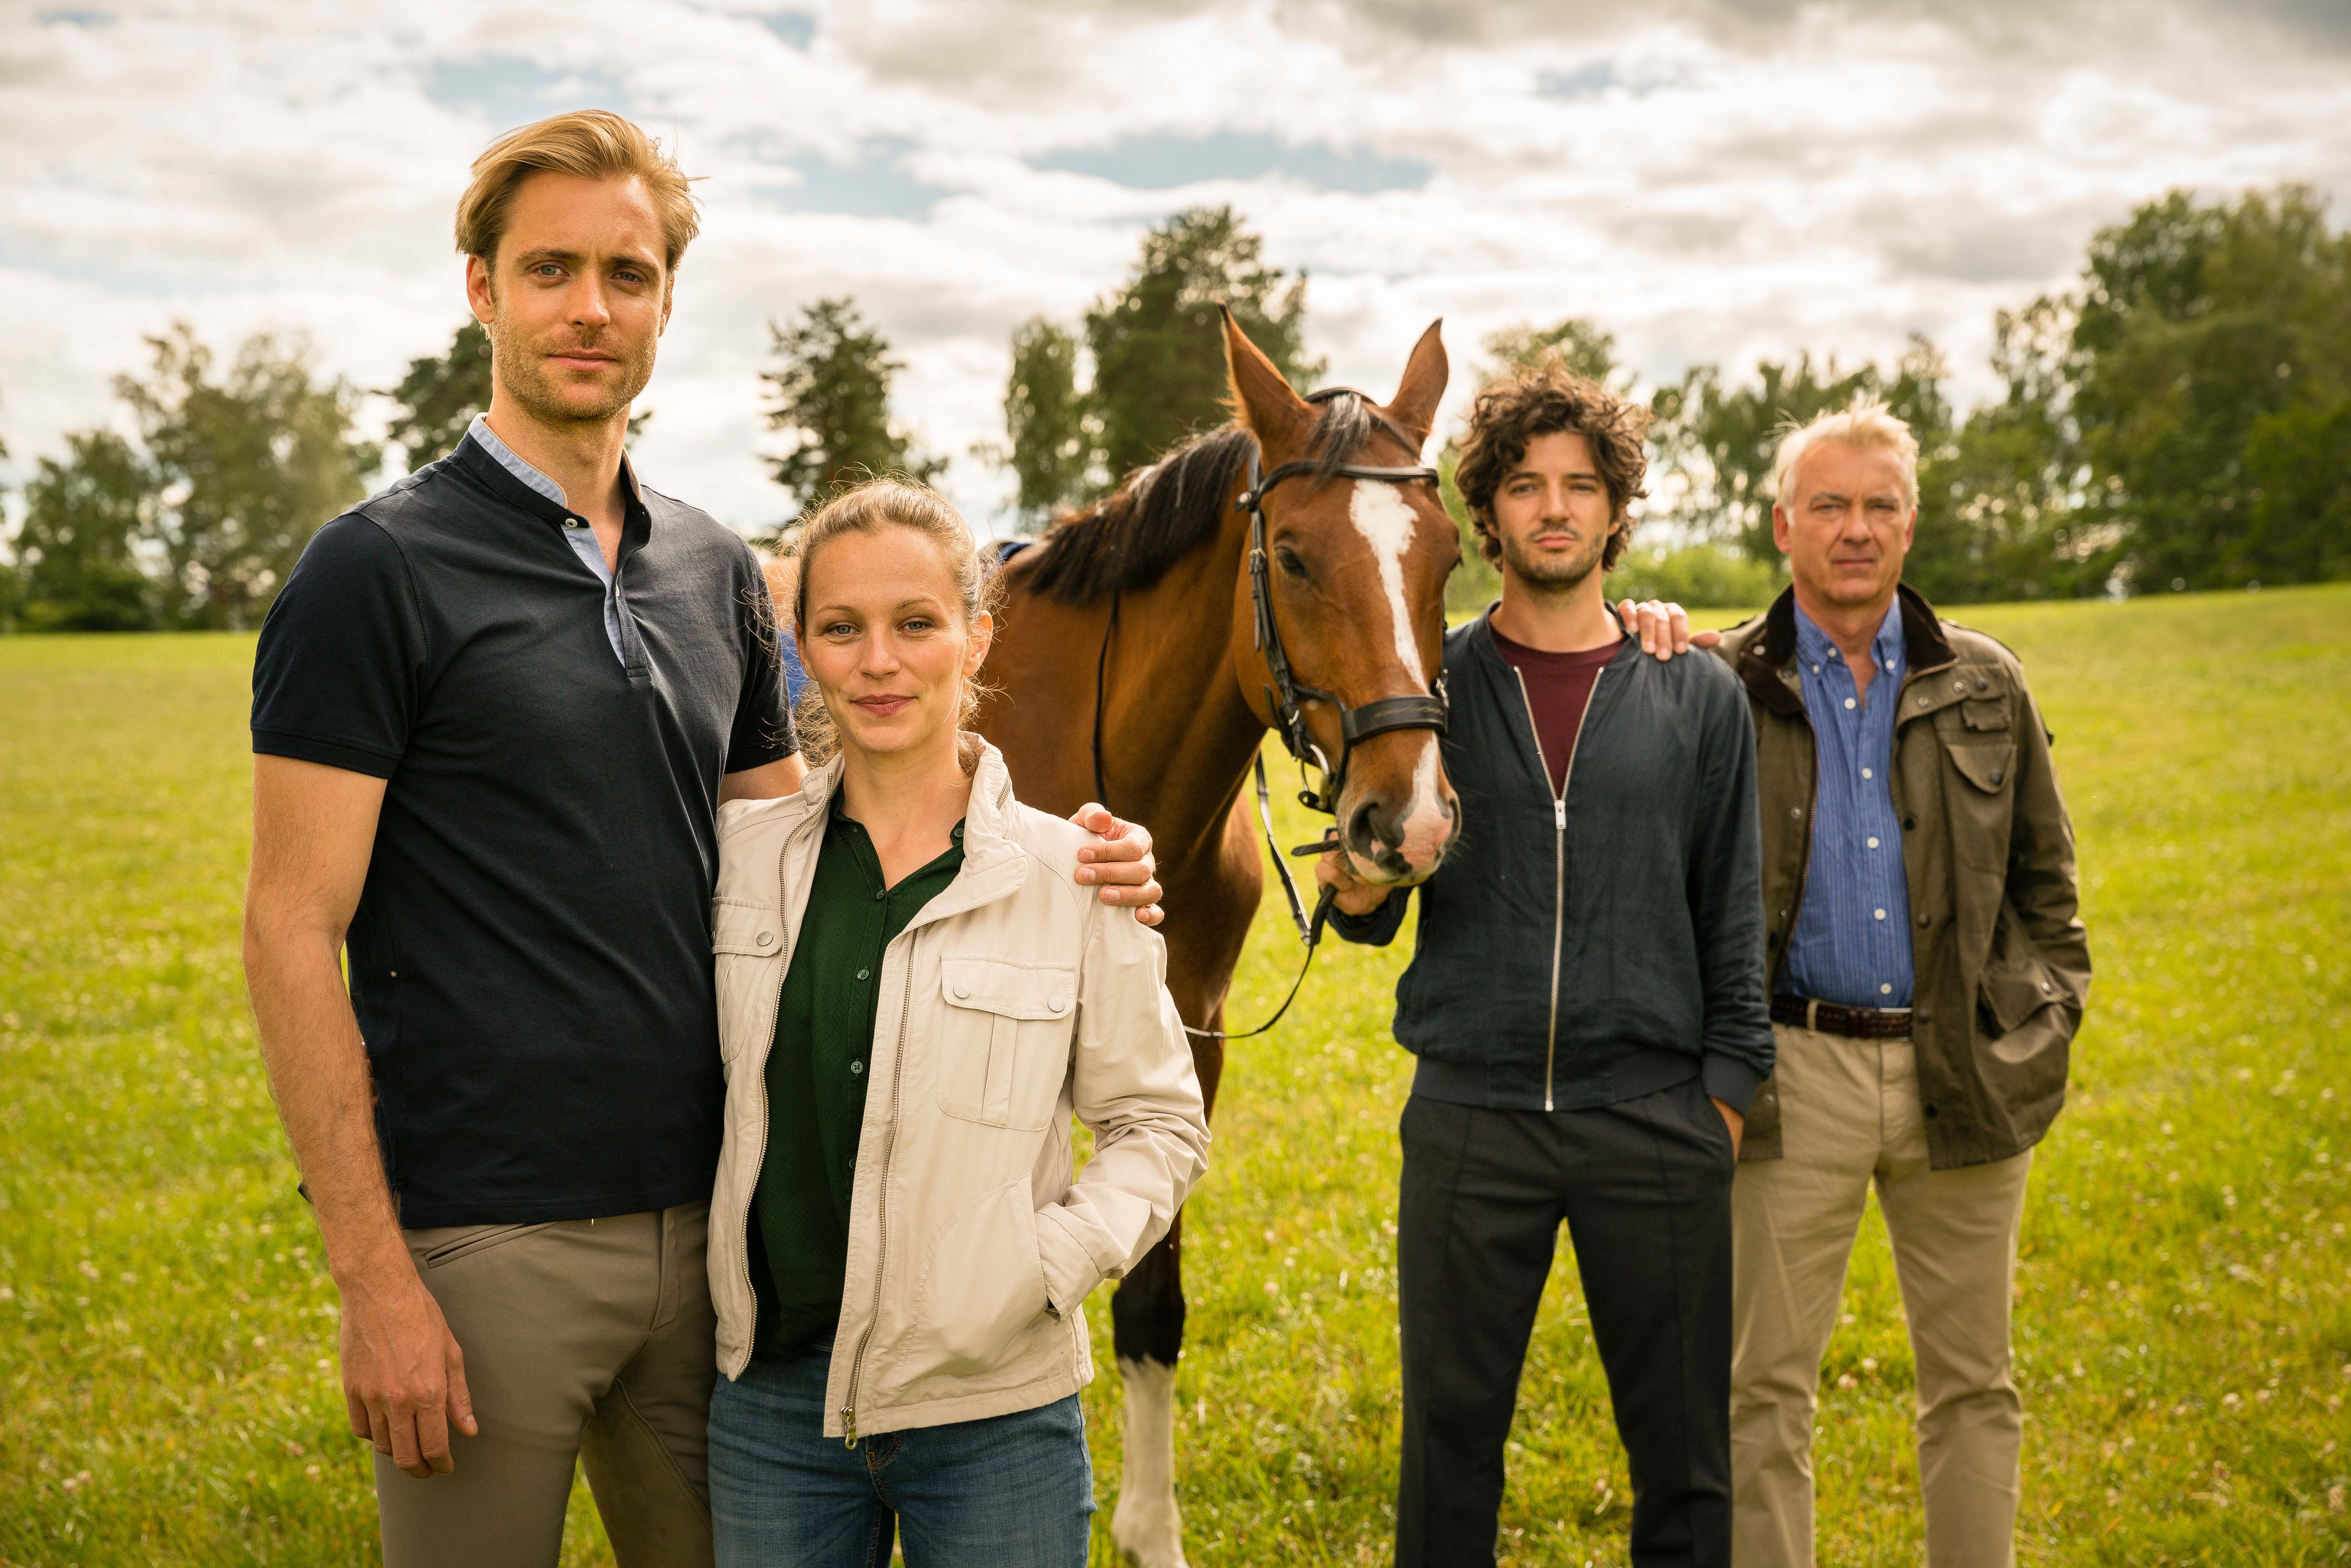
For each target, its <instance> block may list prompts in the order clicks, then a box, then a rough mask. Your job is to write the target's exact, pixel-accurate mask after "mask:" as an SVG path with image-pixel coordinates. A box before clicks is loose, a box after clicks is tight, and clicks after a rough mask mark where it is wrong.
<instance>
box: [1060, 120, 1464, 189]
mask: <svg viewBox="0 0 2351 1568" xmlns="http://www.w3.org/2000/svg"><path fill="white" fill-rule="evenodd" d="M1029 167H1030V168H1032V169H1053V170H1060V171H1062V172H1068V173H1072V174H1092V175H1093V176H1094V177H1095V178H1097V179H1102V180H1108V181H1110V182H1111V183H1113V184H1116V185H1124V186H1126V187H1127V188H1128V189H1130V190H1137V191H1165V190H1167V189H1169V188H1171V187H1173V186H1176V185H1188V184H1191V183H1195V182H1196V181H1200V180H1256V179H1262V178H1263V177H1265V176H1266V175H1268V174H1279V175H1281V176H1283V177H1285V178H1287V179H1291V180H1295V181H1297V182H1299V183H1301V184H1306V185H1311V186H1313V187H1315V188H1316V189H1317V190H1323V191H1345V192H1348V193H1351V194H1354V195H1370V194H1372V193H1374V192H1378V191H1416V190H1418V189H1419V188H1420V187H1421V186H1423V185H1426V184H1427V183H1428V181H1429V177H1430V176H1431V175H1432V174H1434V173H1436V172H1437V170H1436V166H1435V165H1434V164H1429V163H1424V162H1421V161H1420V160H1418V159H1416V158H1390V157H1387V156H1385V155H1384V154H1382V153H1378V152H1373V151H1371V150H1370V149H1369V148H1365V147H1351V148H1338V147H1333V146H1332V145H1331V144H1330V143H1328V142H1325V141H1306V142H1296V143H1293V142H1289V141H1283V140H1282V139H1281V138H1280V137H1278V136H1273V135H1269V134H1267V133H1266V132H1263V131H1211V132H1209V133H1208V134H1207V135H1206V136H1176V135H1172V134H1167V133H1165V132H1162V133H1155V134H1152V135H1145V136H1122V137H1120V138H1119V139H1118V140H1117V141H1113V142H1112V143H1111V144H1110V145H1109V146H1107V147H1066V148H1061V149H1059V150H1057V151H1055V152H1046V153H1042V154H1040V155H1039V156H1037V157H1034V158H1031V159H1029Z"/></svg>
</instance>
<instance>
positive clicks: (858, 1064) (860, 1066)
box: [849, 1061, 865, 1072]
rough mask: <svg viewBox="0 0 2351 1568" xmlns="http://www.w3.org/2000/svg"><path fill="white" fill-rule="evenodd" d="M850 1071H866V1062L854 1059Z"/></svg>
mask: <svg viewBox="0 0 2351 1568" xmlns="http://www.w3.org/2000/svg"><path fill="white" fill-rule="evenodd" d="M849 1071H852V1072H862V1071H865V1063H863V1062H862V1061H852V1062H851V1063H850V1064H849Z"/></svg>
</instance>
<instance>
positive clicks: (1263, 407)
mask: <svg viewBox="0 0 2351 1568" xmlns="http://www.w3.org/2000/svg"><path fill="white" fill-rule="evenodd" d="M1217 308H1218V309H1219V310H1221V311H1223V312H1224V317H1225V369H1226V371H1227V373H1228V375H1229V376H1230V378H1231V380H1232V387H1233V412H1234V413H1238V414H1239V415H1240V418H1241V423H1243V424H1246V425H1248V426H1249V429H1250V430H1251V431H1253V432H1255V433H1256V434H1257V438H1258V440H1259V443H1261V444H1262V443H1271V442H1280V441H1283V440H1284V439H1285V438H1287V437H1293V436H1295V435H1296V434H1297V433H1298V432H1299V430H1300V429H1301V426H1303V425H1304V424H1305V423H1308V422H1309V421H1310V420H1311V418H1312V417H1313V412H1314V411H1313V410H1312V409H1311V408H1309V407H1308V406H1307V404H1306V400H1305V399H1304V398H1302V397H1300V396H1299V395H1298V392H1297V389H1296V388H1294V387H1292V386H1291V385H1290V382H1289V380H1288V378H1286V377H1285V376H1283V375H1282V373H1281V372H1280V371H1278V370H1276V369H1274V365H1273V361H1271V360H1269V359H1267V358H1266V357H1265V351H1264V350H1261V349H1259V347H1258V346H1257V345H1256V344H1255V343H1252V342H1250V341H1249V334H1248V333H1247V332H1244V331H1242V330H1241V324H1240V323H1239V322H1238V321H1236V320H1234V319H1233V312H1232V308H1231V307H1229V306H1223V305H1220V306H1218V307H1217Z"/></svg>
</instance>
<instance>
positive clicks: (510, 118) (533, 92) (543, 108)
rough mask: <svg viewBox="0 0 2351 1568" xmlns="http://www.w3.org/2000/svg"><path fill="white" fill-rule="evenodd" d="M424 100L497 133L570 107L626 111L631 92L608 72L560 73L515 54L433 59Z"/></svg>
mask: <svg viewBox="0 0 2351 1568" xmlns="http://www.w3.org/2000/svg"><path fill="white" fill-rule="evenodd" d="M424 96H425V97H427V98H429V99H432V100H433V101H434V103H437V104H439V105H440V106H441V107H442V108H444V109H455V110H471V111H473V112H474V113H476V114H479V115H481V116H482V117H483V118H484V119H486V120H488V121H489V122H490V123H491V124H492V125H494V126H496V128H497V129H499V130H500V131H511V130H512V129H514V128H515V127H516V126H517V125H528V124H529V123H530V122H531V121H532V120H544V119H546V118H547V117H548V116H549V115H550V114H561V113H563V112H564V111H565V110H572V109H609V110H613V111H614V112H616V113H620V114H627V113H629V112H630V110H629V89H627V87H626V86H624V85H623V84H622V81H621V78H619V77H617V76H615V75H613V74H612V73H611V71H608V70H602V69H596V70H586V71H569V70H561V69H558V68H552V67H549V66H542V65H540V64H538V62H537V61H535V60H527V59H524V58H523V57H521V56H519V55H484V56H482V57H479V58H477V59H464V60H434V62H433V64H432V66H431V68H429V69H428V70H426V72H425V73H424Z"/></svg>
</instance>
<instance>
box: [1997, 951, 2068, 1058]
mask: <svg viewBox="0 0 2351 1568" xmlns="http://www.w3.org/2000/svg"><path fill="white" fill-rule="evenodd" d="M1978 994H1979V996H1980V998H1981V999H1982V1001H1983V1009H1984V1015H1985V1017H1986V1018H1987V1019H1989V1020H1990V1021H1991V1026H1992V1030H1993V1036H1992V1038H1994V1039H1998V1038H1999V1037H2000V1036H2001V1035H2003V1034H2006V1033H2008V1032H2009V1031H2010V1030H2013V1029H2015V1028H2016V1027H2017V1026H2018V1025H2019V1024H2022V1022H2023V1021H2024V1020H2025V1019H2029V1018H2031V1017H2032V1015H2033V1014H2034V1013H2037V1012H2039V1011H2040V1010H2041V1009H2043V1008H2045V1007H2047V1006H2049V1004H2050V1003H2052V1002H2062V1001H2067V1000H2070V999H2071V998H2069V997H2067V996H2066V994H2065V993H2064V992H2063V991H2061V990H2059V989H2058V988H2057V983H2056V981H2054V980H2053V979H2051V978H2050V977H2049V972H2048V970H2047V969H2045V968H2044V967H2043V966H2042V965H2041V964H2040V963H2039V962H2038V961H2037V960H2036V961H2032V962H2026V963H2010V964H2002V965H1999V966H1996V967H1992V968H1988V969H1986V970H1985V971H1984V977H1983V983H1982V985H1981V987H1980V990H1979V993H1978Z"/></svg>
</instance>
